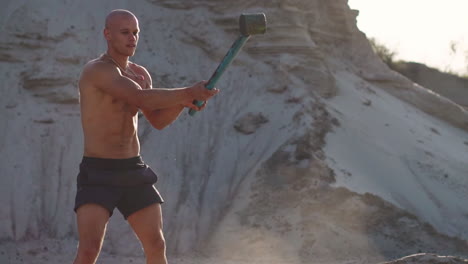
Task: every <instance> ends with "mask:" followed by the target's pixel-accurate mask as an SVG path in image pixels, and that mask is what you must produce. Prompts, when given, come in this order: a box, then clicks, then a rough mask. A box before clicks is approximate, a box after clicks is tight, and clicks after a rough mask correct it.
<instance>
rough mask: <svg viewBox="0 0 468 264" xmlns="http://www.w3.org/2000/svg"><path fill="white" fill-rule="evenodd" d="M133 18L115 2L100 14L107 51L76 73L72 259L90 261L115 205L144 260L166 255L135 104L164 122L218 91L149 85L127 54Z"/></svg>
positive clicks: (133, 42)
mask: <svg viewBox="0 0 468 264" xmlns="http://www.w3.org/2000/svg"><path fill="white" fill-rule="evenodd" d="M139 31H140V29H139V26H138V20H137V18H136V17H135V15H133V14H132V13H131V12H129V11H127V10H114V11H112V12H111V13H110V14H109V15H108V16H107V17H106V21H105V28H104V37H105V39H106V40H107V52H106V53H104V54H103V55H101V56H100V57H98V58H96V59H94V60H91V61H90V62H88V63H87V64H86V66H85V67H84V69H83V71H82V74H81V77H80V81H79V90H80V106H81V119H82V126H83V133H84V157H83V160H82V162H81V164H80V173H79V174H78V177H77V193H76V199H75V208H74V209H75V212H76V216H77V225H78V233H79V246H78V251H77V255H76V259H75V262H74V264H85V263H86V264H90V263H95V262H96V259H97V257H98V255H99V252H100V250H101V247H102V243H103V239H104V234H105V230H106V225H107V222H108V221H109V218H110V217H111V215H112V213H113V210H114V208H117V209H118V210H119V211H120V212H121V213H122V214H123V216H124V218H125V219H126V220H127V221H128V223H129V224H130V226H131V227H132V229H133V230H134V231H135V234H136V235H137V237H138V238H139V240H140V241H141V243H142V245H143V250H144V253H145V256H146V259H147V260H146V263H147V264H150V263H151V264H156V263H157V264H163V263H164V264H165V263H167V260H166V255H165V241H164V236H163V231H162V228H163V223H162V213H161V203H162V202H163V199H162V198H161V196H160V195H159V193H158V191H157V190H156V188H154V186H153V184H154V183H156V181H157V175H156V174H155V173H154V172H153V171H152V170H151V169H150V168H149V167H148V166H147V165H146V164H145V163H144V162H143V160H142V158H141V156H140V143H139V141H138V135H137V124H138V111H139V110H141V111H142V112H143V114H144V116H145V117H146V119H147V120H148V121H149V122H150V123H151V125H152V126H153V127H154V128H156V129H159V130H160V129H163V128H165V127H166V126H168V125H169V124H171V123H172V122H173V121H174V120H176V119H177V117H178V116H179V115H180V113H181V111H182V110H183V109H184V108H186V107H189V108H192V109H195V110H197V111H200V110H202V109H203V108H204V105H203V106H202V107H197V106H196V105H194V104H193V103H192V102H193V101H194V100H200V101H207V100H209V99H210V98H211V97H213V96H214V95H215V94H216V93H218V90H217V89H213V90H208V89H206V88H205V84H206V82H204V81H203V82H199V83H196V84H195V85H193V86H190V87H183V88H174V89H164V88H152V80H151V76H150V74H149V73H148V71H147V70H146V69H145V68H144V67H142V66H140V65H137V64H135V63H132V62H130V61H129V57H130V56H133V55H134V53H135V49H136V47H137V44H138V34H139Z"/></svg>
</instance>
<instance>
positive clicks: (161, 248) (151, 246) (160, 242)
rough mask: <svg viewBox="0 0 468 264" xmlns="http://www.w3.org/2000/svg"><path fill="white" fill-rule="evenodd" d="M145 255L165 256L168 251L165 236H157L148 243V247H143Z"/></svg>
mask: <svg viewBox="0 0 468 264" xmlns="http://www.w3.org/2000/svg"><path fill="white" fill-rule="evenodd" d="M143 248H144V250H145V253H146V254H147V255H153V254H156V255H159V254H164V252H165V251H166V241H165V240H164V236H163V235H155V236H153V237H152V238H151V239H149V240H148V241H147V242H146V245H144V246H143Z"/></svg>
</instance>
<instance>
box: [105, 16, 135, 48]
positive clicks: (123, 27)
mask: <svg viewBox="0 0 468 264" xmlns="http://www.w3.org/2000/svg"><path fill="white" fill-rule="evenodd" d="M139 31H140V28H139V27H138V20H137V19H136V18H135V17H134V16H130V15H119V16H116V17H114V18H112V20H111V21H110V23H109V25H108V27H107V28H106V29H104V36H105V38H106V39H107V43H108V45H109V48H111V49H113V50H114V51H115V52H117V53H119V54H121V55H124V56H133V55H134V54H135V50H136V46H137V43H138V33H139Z"/></svg>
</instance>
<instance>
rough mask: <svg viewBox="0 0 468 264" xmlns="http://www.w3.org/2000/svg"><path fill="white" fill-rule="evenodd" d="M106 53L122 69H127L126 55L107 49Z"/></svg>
mask: <svg viewBox="0 0 468 264" xmlns="http://www.w3.org/2000/svg"><path fill="white" fill-rule="evenodd" d="M106 54H107V55H108V56H110V57H111V58H112V59H113V60H114V61H115V62H116V63H118V66H120V68H122V69H123V70H125V69H127V65H128V58H129V57H128V56H123V55H121V54H118V53H117V52H115V51H113V50H111V49H108V50H107V52H106Z"/></svg>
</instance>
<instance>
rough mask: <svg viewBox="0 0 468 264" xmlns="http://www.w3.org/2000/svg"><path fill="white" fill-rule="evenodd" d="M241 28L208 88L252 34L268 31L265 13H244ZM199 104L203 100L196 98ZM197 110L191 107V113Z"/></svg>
mask: <svg viewBox="0 0 468 264" xmlns="http://www.w3.org/2000/svg"><path fill="white" fill-rule="evenodd" d="M239 28H240V36H239V37H238V38H237V39H236V41H234V44H232V46H231V48H230V49H229V50H228V52H227V53H226V55H225V56H224V58H223V60H222V61H221V63H220V64H219V65H218V68H216V70H215V72H214V73H213V75H211V78H210V80H208V83H207V84H206V86H205V87H206V89H208V90H211V89H213V88H214V87H215V84H216V82H218V80H219V78H220V77H221V75H222V74H223V72H224V71H225V70H226V68H227V67H228V66H229V64H231V62H232V61H233V60H234V58H235V57H236V55H237V53H238V52H239V51H240V50H241V49H242V47H243V46H244V44H245V43H246V42H247V40H249V38H250V35H257V34H264V33H265V32H266V16H265V14H264V13H255V14H242V15H241V16H240V18H239ZM193 103H194V104H195V105H197V106H202V105H203V103H204V102H203V101H197V100H195V101H194V102H193ZM196 112H197V111H196V110H193V109H190V110H189V114H190V115H191V116H193V115H194V114H195V113H196Z"/></svg>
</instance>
